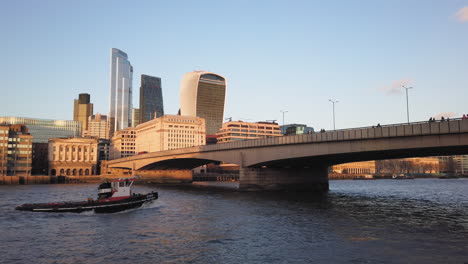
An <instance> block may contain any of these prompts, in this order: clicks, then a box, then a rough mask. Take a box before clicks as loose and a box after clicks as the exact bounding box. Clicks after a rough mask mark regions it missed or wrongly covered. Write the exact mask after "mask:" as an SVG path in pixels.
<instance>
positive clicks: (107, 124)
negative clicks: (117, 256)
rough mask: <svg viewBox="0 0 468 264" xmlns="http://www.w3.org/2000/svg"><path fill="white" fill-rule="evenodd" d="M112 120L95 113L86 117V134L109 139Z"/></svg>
mask: <svg viewBox="0 0 468 264" xmlns="http://www.w3.org/2000/svg"><path fill="white" fill-rule="evenodd" d="M113 125H114V124H113V122H112V121H111V120H110V119H109V118H108V117H107V116H106V115H101V114H100V113H97V114H96V115H92V116H90V117H89V119H88V130H87V133H86V136H89V137H97V138H102V139H110V138H111V137H112V134H111V131H112V126H113Z"/></svg>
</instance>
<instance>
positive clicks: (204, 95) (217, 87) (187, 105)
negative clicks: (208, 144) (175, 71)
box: [180, 71, 226, 135]
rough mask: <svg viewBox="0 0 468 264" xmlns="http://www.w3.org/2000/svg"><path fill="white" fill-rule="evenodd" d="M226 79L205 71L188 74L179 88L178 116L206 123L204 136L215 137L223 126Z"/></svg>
mask: <svg viewBox="0 0 468 264" xmlns="http://www.w3.org/2000/svg"><path fill="white" fill-rule="evenodd" d="M225 99H226V79H225V78H224V77H223V76H221V75H219V74H216V73H212V72H206V71H194V72H189V73H186V74H185V75H184V77H183V78H182V83H181V86H180V114H181V115H183V116H196V117H201V118H204V119H205V121H206V134H207V135H216V133H217V132H218V130H219V129H220V128H221V126H222V124H223V116H224V103H225Z"/></svg>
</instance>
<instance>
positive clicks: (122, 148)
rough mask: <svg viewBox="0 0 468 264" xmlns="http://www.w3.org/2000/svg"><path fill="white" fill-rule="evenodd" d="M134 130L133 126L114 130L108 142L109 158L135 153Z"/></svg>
mask: <svg viewBox="0 0 468 264" xmlns="http://www.w3.org/2000/svg"><path fill="white" fill-rule="evenodd" d="M135 139H136V132H135V128H134V127H128V128H126V129H122V130H119V131H116V132H115V133H114V136H113V137H112V140H111V143H110V157H109V159H111V160H112V159H119V158H126V157H130V156H133V155H135Z"/></svg>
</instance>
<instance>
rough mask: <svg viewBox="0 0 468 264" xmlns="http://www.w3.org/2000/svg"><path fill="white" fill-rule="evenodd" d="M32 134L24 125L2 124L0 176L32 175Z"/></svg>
mask: <svg viewBox="0 0 468 264" xmlns="http://www.w3.org/2000/svg"><path fill="white" fill-rule="evenodd" d="M31 163H32V135H31V134H29V133H28V128H27V127H26V126H24V125H0V176H30V175H31V169H32V167H31Z"/></svg>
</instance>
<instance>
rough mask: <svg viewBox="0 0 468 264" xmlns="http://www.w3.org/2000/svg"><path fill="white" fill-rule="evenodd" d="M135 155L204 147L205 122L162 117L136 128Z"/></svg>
mask: <svg viewBox="0 0 468 264" xmlns="http://www.w3.org/2000/svg"><path fill="white" fill-rule="evenodd" d="M135 130H136V140H135V145H136V153H144V152H155V151H164V150H171V149H178V148H188V147H193V146H200V145H205V137H206V133H205V120H204V119H203V118H200V117H190V116H179V115H164V116H162V117H160V118H156V119H153V120H150V121H148V122H145V123H142V124H140V125H138V126H137V127H136V129H135Z"/></svg>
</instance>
